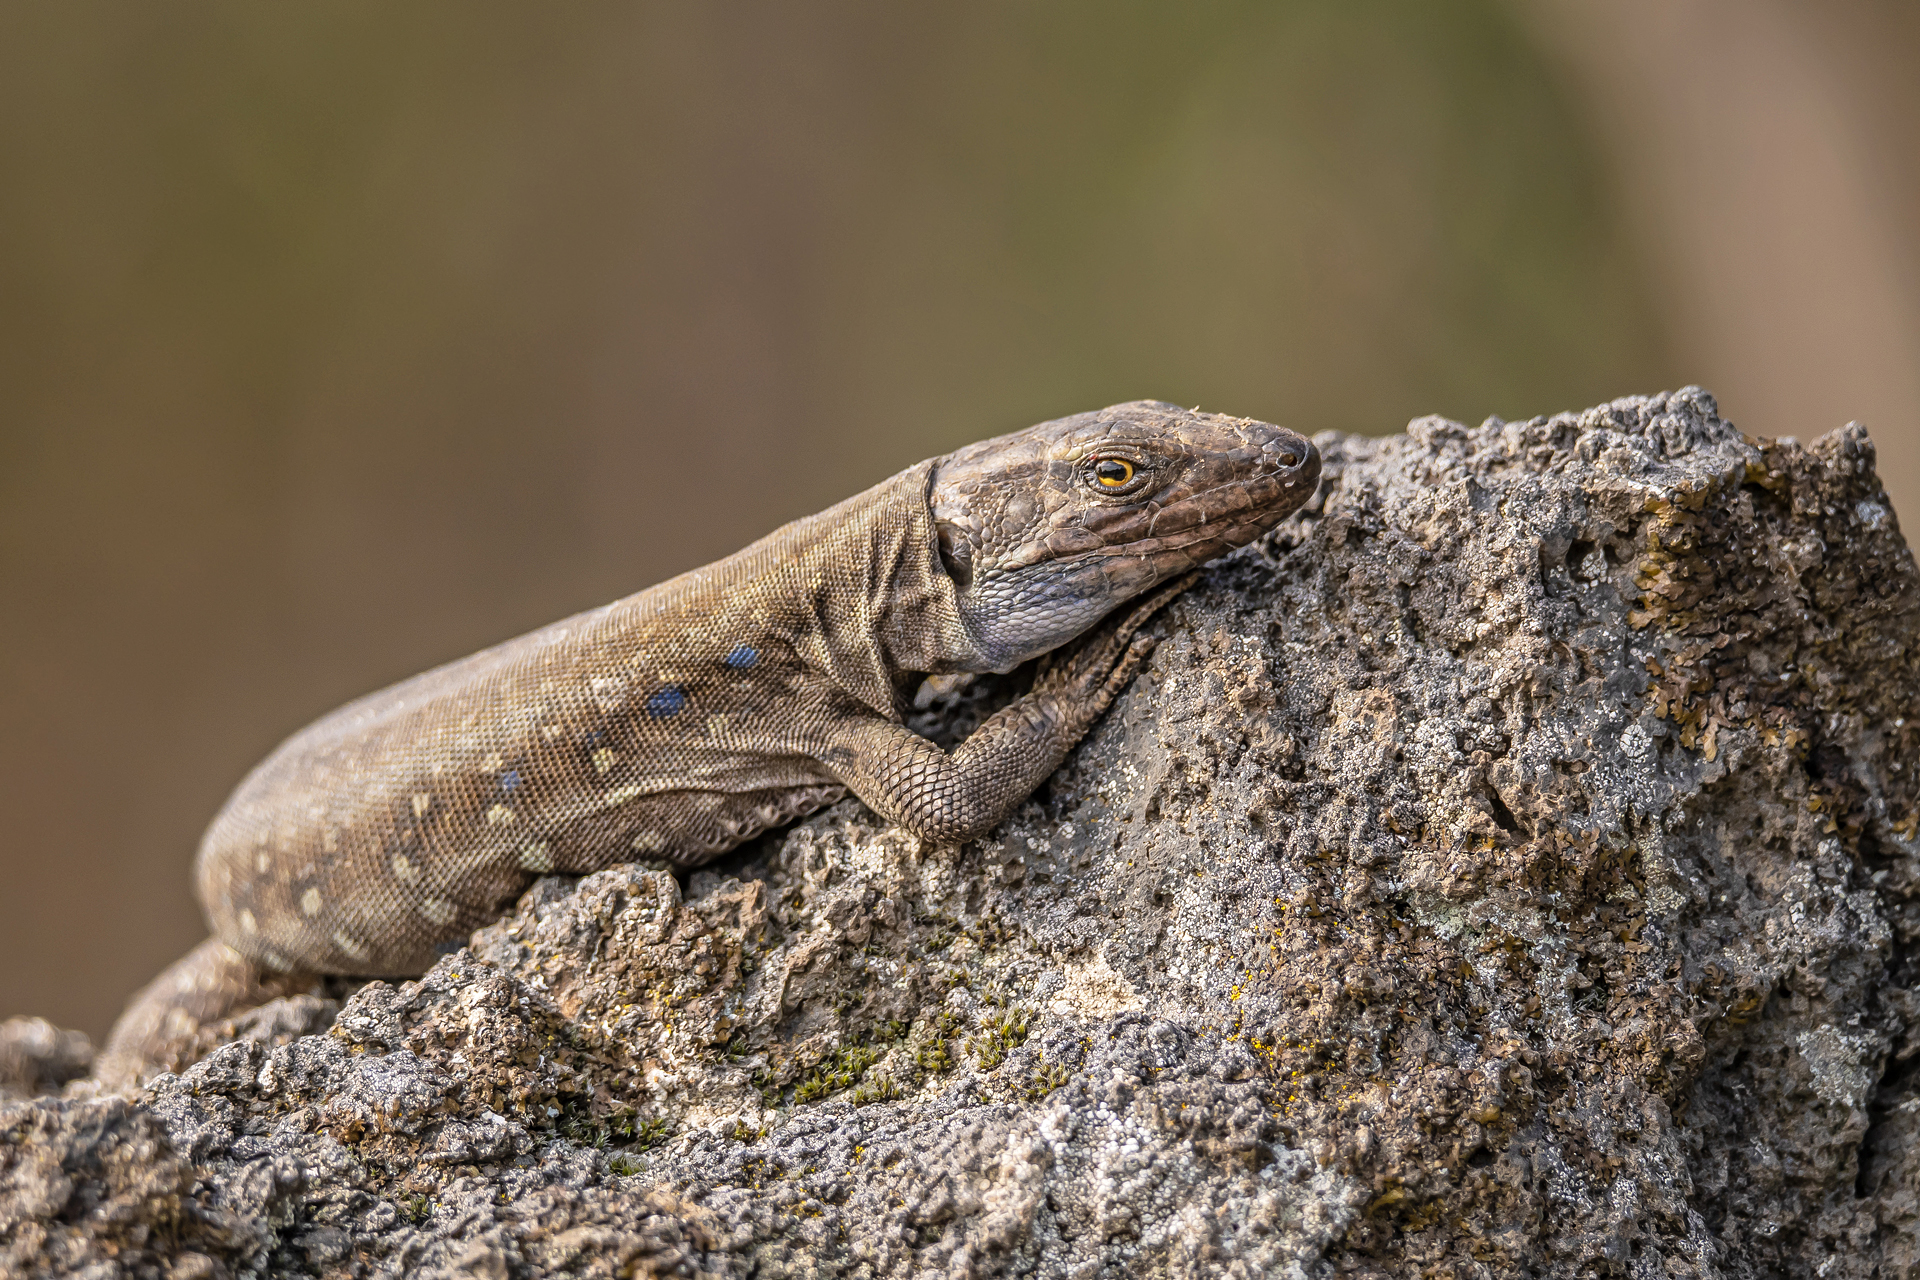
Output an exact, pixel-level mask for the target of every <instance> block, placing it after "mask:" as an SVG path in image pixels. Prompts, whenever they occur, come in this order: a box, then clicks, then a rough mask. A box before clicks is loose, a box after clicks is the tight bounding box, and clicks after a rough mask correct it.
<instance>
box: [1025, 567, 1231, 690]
mask: <svg viewBox="0 0 1920 1280" xmlns="http://www.w3.org/2000/svg"><path fill="white" fill-rule="evenodd" d="M1199 578H1200V575H1199V573H1198V572H1194V573H1188V574H1183V575H1181V576H1180V577H1178V578H1175V579H1174V580H1173V581H1171V582H1169V583H1166V584H1165V585H1163V586H1160V587H1158V588H1155V589H1154V590H1153V591H1152V592H1150V593H1148V594H1147V595H1146V596H1145V597H1143V598H1142V599H1141V600H1140V602H1139V603H1137V604H1135V605H1134V606H1133V607H1132V608H1131V609H1129V610H1127V612H1126V615H1125V616H1124V617H1122V618H1121V619H1120V620H1119V621H1118V622H1114V623H1109V624H1108V625H1106V626H1104V627H1102V628H1100V629H1099V630H1098V631H1096V632H1094V633H1093V634H1092V635H1090V636H1088V637H1087V638H1086V639H1084V640H1082V641H1081V642H1080V643H1079V644H1077V645H1074V646H1071V647H1070V648H1065V649H1056V650H1054V652H1052V653H1050V654H1048V655H1047V656H1046V657H1044V658H1042V659H1041V660H1040V662H1041V665H1040V673H1039V675H1038V676H1037V677H1036V678H1035V679H1034V682H1033V690H1034V692H1035V693H1047V694H1055V695H1064V696H1066V697H1067V698H1069V699H1071V700H1072V701H1073V702H1074V703H1075V704H1076V705H1077V706H1078V707H1079V708H1080V709H1081V710H1082V712H1083V715H1084V719H1085V722H1086V723H1088V724H1091V723H1093V721H1095V720H1097V719H1099V718H1100V717H1101V716H1102V715H1104V714H1106V710H1107V708H1108V707H1110V706H1112V705H1113V700H1114V699H1115V698H1117V697H1119V696H1120V692H1121V690H1123V689H1125V688H1126V687H1127V685H1128V684H1129V683H1131V682H1132V680H1133V678H1134V676H1135V675H1137V674H1139V671H1140V668H1141V666H1142V665H1143V664H1145V662H1146V660H1147V658H1148V657H1149V656H1151V655H1152V653H1153V651H1154V648H1155V647H1156V646H1157V645H1158V644H1159V643H1160V640H1159V637H1157V636H1152V635H1142V634H1140V628H1142V627H1144V626H1145V625H1146V624H1147V623H1148V622H1149V621H1151V620H1152V618H1153V616H1154V615H1155V614H1156V613H1159V612H1160V610H1162V609H1164V608H1166V606H1167V605H1168V603H1169V602H1171V601H1172V600H1173V599H1174V597H1176V596H1178V595H1179V594H1180V593H1182V592H1183V591H1185V590H1186V589H1187V588H1188V587H1191V586H1192V585H1193V584H1194V583H1195V582H1197V581H1199Z"/></svg>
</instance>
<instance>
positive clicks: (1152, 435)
mask: <svg viewBox="0 0 1920 1280" xmlns="http://www.w3.org/2000/svg"><path fill="white" fill-rule="evenodd" d="M1319 471H1320V459H1319V454H1318V453H1317V452H1316V451H1315V449H1314V446H1313V445H1312V444H1311V443H1310V442H1309V441H1307V440H1306V439H1304V438H1303V437H1301V436H1299V435H1297V434H1296V433H1294V432H1292V431H1289V430H1286V429H1284V428H1282V427H1277V426H1274V425H1272V424H1269V423H1264V422H1259V421H1255V420H1253V419H1247V418H1233V417H1226V416H1222V415H1218V414H1211V413H1201V412H1199V411H1197V410H1186V409H1181V408H1179V407H1177V406H1174V405H1170V404H1165V403H1161V402H1158V401H1133V402H1129V403H1126V404H1119V405H1113V406H1110V407H1108V408H1105V409H1101V410H1098V411H1095V412H1091V413H1082V414H1076V415H1074V416H1071V417H1066V418H1060V419H1055V420H1053V421H1049V422H1043V423H1041V424H1039V425H1037V426H1034V427H1030V428H1027V429H1026V430H1024V431H1018V432H1014V433H1012V434H1009V435H1003V436H999V437H997V438H994V439H990V440H985V441H982V442H980V443H977V444H973V445H970V446H968V447H966V448H962V449H960V450H958V451H956V452H954V453H949V454H946V455H944V456H942V457H938V458H932V459H928V460H927V461H924V462H921V463H919V464H917V465H915V466H912V467H908V468H907V469H906V470H904V471H902V472H900V473H899V474H897V475H895V476H893V477H891V478H890V479H887V480H884V481H882V482H881V483H880V484H878V485H875V486H874V487H873V488H871V489H868V490H866V491H865V492H864V493H860V494H858V495H856V496H854V497H852V498H849V499H847V500H846V501H844V502H841V503H840V504H838V505H837V506H834V507H831V508H829V509H828V510H826V511H823V512H821V513H820V514H818V515H814V516H809V517H806V518H803V519H800V520H796V521H794V522H793V523H791V524H788V525H785V526H783V527H781V528H779V529H777V530H775V531H774V532H772V533H770V534H768V535H767V536H766V537H764V538H762V539H760V540H759V541H757V542H755V543H753V544H752V545H750V546H748V547H746V548H745V549H744V550H742V551H739V552H737V553H735V554H734V555H732V556H729V557H727V558H725V559H723V560H720V561H717V562H715V563H713V564H710V565H708V566H706V567H704V568H700V569H695V570H692V571H691V572H688V573H684V574H681V575H680V576H678V577H675V578H672V579H669V580H668V581H666V582H663V583H661V584H659V585H657V586H654V587H651V588H648V589H647V590H644V591H641V592H639V593H637V594H635V595H630V596H627V597H626V598H624V599H621V600H618V601H615V602H614V603H612V604H609V605H606V606H603V607H601V608H599V609H594V610H590V611H588V612H586V613H582V614H578V615H576V616H574V617H570V618H567V619H565V620H563V621H560V622H557V623H554V624H553V625H551V626H548V627H545V628H543V629H541V630H538V631H534V632H532V633H530V634H528V635H525V636H522V637H520V638H518V639H514V640H509V641H507V642H505V643H503V644H499V645H496V646H494V647H492V648H489V649H485V650H482V651H481V652H479V653H476V654H473V655H472V656H470V657H467V658H463V659H460V660H458V661H455V662H452V663H449V664H447V665H445V666H441V667H438V668H435V669H433V670H431V671H427V672H425V673H423V674H421V675H418V676H415V677H413V678H411V679H409V680H405V681H402V682H401V683H399V684H397V685H394V686H392V687H390V688H387V689H385V690H382V691H380V692H378V693H374V694H371V695H368V696H367V697H364V698H361V699H359V700H357V701H354V702H350V703H348V704H347V705H345V706H343V707H341V708H339V709H338V710H336V711H334V712H332V713H330V714H329V715H326V716H324V717H322V718H321V719H320V720H318V721H316V722H315V723H313V724H312V725H310V726H308V727H307V728H305V729H303V730H301V731H299V732H298V733H295V734H294V735H293V736H292V737H291V738H289V739H287V740H286V741H285V742H284V743H282V744H281V745H280V746H279V747H278V748H276V749H275V750H274V751H273V752H272V753H271V754H270V755H269V756H268V757H267V758H266V759H265V760H264V761H263V762H262V763H261V764H259V765H258V766H257V767H256V768H255V769H254V770H253V771H252V772H251V773H250V774H249V775H248V776H247V777H246V778H245V780H243V781H242V782H241V783H240V785H239V787H238V788H237V789H236V790H235V791H234V792H233V794H232V796H231V797H230V798H229V799H228V801H227V802H226V804H225V806H224V807H223V808H222V809H221V811H220V812H219V814H218V816H217V817H215V819H214V821H213V823H212V825H211V826H210V827H209V828H208V829H207V832H206V835H205V837H204V838H203V840H202V842H201V844H200V848H199V851H198V854H197V855H196V858H195V863H194V875H195V887H196V890H197V893H198V897H199V899H200V903H201V905H202V907H203V908H204V910H205V912H206V914H207V917H208V920H209V922H210V924H211V925H212V936H211V937H210V938H208V939H207V940H206V941H205V942H203V943H201V944H200V945H199V946H198V947H196V948H195V949H194V950H192V951H191V952H189V953H188V954H187V955H186V956H185V957H184V958H183V959H181V960H179V961H177V962H175V963H174V964H173V965H172V966H171V967H170V968H168V969H167V970H165V971H163V972H162V973H161V975H160V976H159V977H158V978H156V979H155V980H154V981H153V982H151V983H150V984H148V985H147V986H146V987H145V988H143V989H142V990H141V991H140V992H139V993H137V994H136V995H135V996H134V998H133V999H132V1001H131V1002H130V1004H129V1006H128V1008H127V1010H126V1012H125V1013H124V1014H123V1015H122V1016H121V1018H120V1019H119V1021H118V1022H117V1023H116V1024H115V1027H114V1029H113V1031H112V1032H111V1033H110V1035H109V1037H108V1041H107V1044H106V1046H105V1051H104V1053H103V1055H102V1062H103V1064H116V1065H115V1066H114V1067H111V1068H108V1069H106V1070H104V1071H99V1070H97V1074H102V1075H103V1076H106V1075H111V1074H113V1073H114V1072H115V1071H117V1072H119V1073H122V1078H134V1079H137V1078H140V1077H142V1076H143V1075H146V1074H151V1071H152V1070H153V1069H154V1067H155V1066H156V1064H159V1063H162V1062H164V1061H166V1060H167V1054H168V1046H169V1045H171V1044H176V1043H179V1042H180V1041H181V1040H182V1039H184V1038H185V1037H187V1036H189V1035H191V1033H192V1032H193V1031H194V1030H196V1029H197V1028H198V1027H200V1026H202V1025H206V1024H210V1023H212V1022H215V1021H218V1020H220V1019H222V1018H226V1017H231V1016H235V1015H237V1014H239V1013H241V1012H244V1011H245V1010H246V1009H247V1008H249V1007H252V1006H256V1005H259V1004H262V1003H264V1002H265V1001H267V1000H268V999H271V998H272V997H273V996H275V995H281V994H288V993H291V992H292V991H294V990H297V989H302V987H303V984H305V985H307V986H310V985H311V983H312V982H313V981H314V980H315V979H316V978H318V977H320V976H324V975H342V976H369V977H403V976H417V975H419V974H421V973H424V972H425V971H426V970H427V969H428V968H429V967H431V965H432V963H433V962H434V961H435V960H436V959H437V958H438V956H439V955H440V954H443V953H445V952H446V951H448V950H451V949H457V947H458V945H459V943H460V942H461V941H462V940H464V939H465V937H466V936H467V935H468V934H470V933H471V932H472V931H473V930H474V929H475V928H478V927H479V926H481V925H482V924H485V923H487V922H489V921H491V920H493V919H495V918H497V917H498V915H499V914H500V913H501V912H502V911H503V910H504V909H505V908H506V907H507V906H508V905H509V904H510V903H511V902H512V900H513V899H514V898H515V897H516V896H517V895H518V894H519V893H521V892H523V891H524V890H525V888H526V887H527V885H528V884H530V883H531V882H532V881H533V880H534V879H535V878H537V877H539V876H542V875H546V874H549V873H556V872H557V873H572V874H584V873H587V872H591V871H596V870H600V869H603V868H606V867H609V866H612V865H615V864H618V863H621V862H629V861H637V860H648V859H650V860H656V861H664V862H666V863H667V864H669V865H672V866H675V867H678V868H688V867H693V866H697V865H699V864H701V863H704V862H707V861H709V860H710V859H712V858H714V857H717V856H718V855H720V854H721V853H723V852H725V851H726V850H728V849H731V848H734V847H735V846H737V845H739V844H741V843H743V842H744V841H747V840H749V839H751V838H753V837H754V836H756V835H758V834H759V833H761V832H763V831H765V830H767V829H769V828H772V827H776V826H778V825H780V824H783V823H786V822H789V821H792V820H794V819H797V818H799V817H802V816H805V815H806V814H808V813H811V812H814V811H816V810H818V809H820V808H822V807H824V806H826V805H828V804H831V803H833V802H835V801H837V800H839V799H841V798H843V797H844V796H845V795H846V794H847V792H849V791H851V792H852V793H853V794H854V795H856V796H858V797H859V798H860V799H861V800H862V801H864V802H865V803H866V804H867V805H868V806H869V807H870V808H871V809H873V810H874V812H875V813H877V814H879V815H880V816H882V817H883V818H885V819H888V820H890V821H893V822H897V823H899V824H900V825H901V826H903V827H906V828H907V829H908V830H910V831H912V832H913V833H914V834H916V835H918V836H919V837H921V838H922V839H924V840H929V841H934V842H941V843H949V844H957V843H962V842H965V841H967V840H970V839H974V838H976V837H978V836H981V835H984V834H985V833H987V832H988V831H989V830H991V829H992V828H993V827H994V826H996V825H997V824H998V823H1000V822H1001V821H1002V820H1003V819H1005V818H1006V817H1007V816H1008V815H1009V814H1010V813H1011V812H1012V811H1013V809H1014V808H1015V807H1016V806H1017V805H1018V804H1020V803H1021V802H1022V801H1023V800H1024V799H1026V797H1027V796H1028V795H1029V794H1031V793H1032V791H1033V790H1034V789H1035V788H1036V787H1037V786H1038V785H1039V784H1040V783H1041V782H1042V781H1043V780H1045V778H1046V777H1047V776H1048V775H1049V774H1051V773H1052V772H1053V771H1054V769H1056V768H1057V767H1058V766H1059V764H1060V763H1061V761H1062V760H1064V759H1065V757H1066V755H1067V753H1068V751H1069V750H1071V749H1072V747H1073V746H1074V745H1075V744H1077V743H1078V742H1079V741H1080V739H1081V738H1082V737H1084V736H1085V734H1086V733H1087V732H1088V730H1089V729H1090V727H1091V726H1092V725H1093V723H1094V722H1095V721H1096V720H1097V719H1098V718H1099V717H1100V716H1101V715H1103V714H1104V713H1105V712H1106V710H1107V709H1108V707H1109V705H1110V704H1111V703H1112V702H1113V700H1114V699H1115V697H1117V696H1118V694H1119V693H1120V691H1121V690H1122V689H1124V688H1125V687H1126V685H1127V684H1128V683H1129V682H1130V681H1131V680H1132V679H1133V677H1134V675H1135V673H1136V672H1137V671H1138V670H1139V669H1140V667H1141V665H1142V664H1143V663H1144V662H1145V660H1146V658H1147V657H1148V655H1149V654H1150V653H1151V651H1152V649H1153V646H1154V644H1155V641H1154V639H1153V637H1152V636H1151V635H1150V634H1147V633H1145V632H1143V631H1142V630H1141V628H1142V627H1143V625H1144V624H1145V623H1146V622H1147V621H1148V619H1149V618H1150V617H1151V615H1152V614H1153V613H1154V612H1155V611H1156V610H1158V609H1159V608H1161V607H1162V606H1163V605H1164V604H1165V603H1166V602H1167V600H1169V599H1171V598H1172V597H1173V596H1174V595H1177V594H1178V593H1179V592H1180V591H1182V590H1184V589H1185V588H1186V586H1187V585H1188V583H1189V582H1190V581H1191V580H1192V578H1193V576H1194V571H1195V570H1196V569H1197V568H1198V567H1199V566H1201V565H1203V564H1205V563H1207V562H1208V561H1210V560H1213V559H1214V558H1216V557H1218V556H1220V555H1223V554H1225V553H1227V552H1229V551H1231V550H1234V549H1235V548H1238V547H1241V546H1244V545H1246V544H1247V543H1250V542H1252V541H1254V540H1255V539H1256V538H1258V537H1260V536H1261V535H1262V534H1264V533H1266V532H1267V531H1268V530H1270V529H1272V528H1273V527H1274V526H1275V525H1276V524H1278V523H1279V522H1280V521H1281V520H1282V519H1284V518H1285V517H1286V516H1287V515H1288V514H1290V513H1291V512H1292V511H1294V510H1295V509H1296V508H1298V507H1299V506H1300V505H1301V504H1302V503H1304V502H1305V501H1306V500H1307V499H1308V498H1309V497H1310V496H1311V495H1312V494H1313V492H1314V490H1315V488H1316V486H1317V483H1318V478H1319ZM1129 604H1131V607H1130V608H1128V609H1125V610H1122V608H1121V606H1123V605H1129ZM1076 641H1078V643H1077V644H1076V643H1074V642H1076ZM1034 658H1041V662H1040V663H1039V665H1038V667H1037V672H1036V675H1035V677H1034V680H1033V683H1032V687H1031V688H1030V689H1029V691H1028V692H1026V693H1024V694H1022V695H1021V696H1019V697H1017V698H1015V699H1014V700H1013V701H1012V702H1011V703H1009V704H1008V705H1007V706H1005V707H1003V708H1002V709H1001V710H999V711H997V712H996V713H994V714H993V715H992V716H990V717H989V718H987V719H986V720H985V721H983V722H982V723H981V724H980V725H979V727H978V728H977V729H976V730H975V731H974V732H973V733H972V734H971V735H969V736H968V737H967V738H965V739H964V740H963V741H961V742H960V743H958V744H957V745H956V746H955V747H954V749H953V750H952V751H951V752H948V751H944V750H942V749H941V748H940V747H939V746H937V745H936V744H935V743H933V742H931V741H929V740H928V739H926V738H924V737H921V736H919V735H918V734H916V733H914V732H913V731H912V730H911V729H909V728H908V727H907V726H906V724H905V723H904V713H905V710H906V709H907V707H908V700H909V698H910V696H911V694H912V693H913V691H914V690H915V689H916V688H917V687H918V685H919V684H920V682H921V680H922V679H923V678H924V677H927V676H940V675H961V674H965V673H985V672H1000V673H1005V672H1009V671H1011V670H1013V669H1014V668H1015V667H1017V666H1018V665H1020V664H1022V663H1024V662H1027V661H1029V660H1031V659H1034Z"/></svg>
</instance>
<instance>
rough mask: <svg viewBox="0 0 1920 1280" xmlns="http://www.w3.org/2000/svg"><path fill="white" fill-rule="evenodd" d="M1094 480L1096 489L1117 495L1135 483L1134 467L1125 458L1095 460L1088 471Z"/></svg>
mask: <svg viewBox="0 0 1920 1280" xmlns="http://www.w3.org/2000/svg"><path fill="white" fill-rule="evenodd" d="M1087 474H1088V475H1089V476H1091V477H1092V478H1093V485H1094V488H1096V489H1099V490H1101V491H1103V492H1106V493H1116V492H1118V491H1119V490H1122V489H1124V488H1126V487H1127V486H1128V485H1129V484H1131V483H1132V482H1133V477H1134V474H1135V472H1134V466H1133V464H1132V463H1131V462H1128V461H1127V460H1126V459H1125V458H1095V459H1094V460H1093V465H1092V466H1091V467H1089V468H1088V469H1087Z"/></svg>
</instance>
